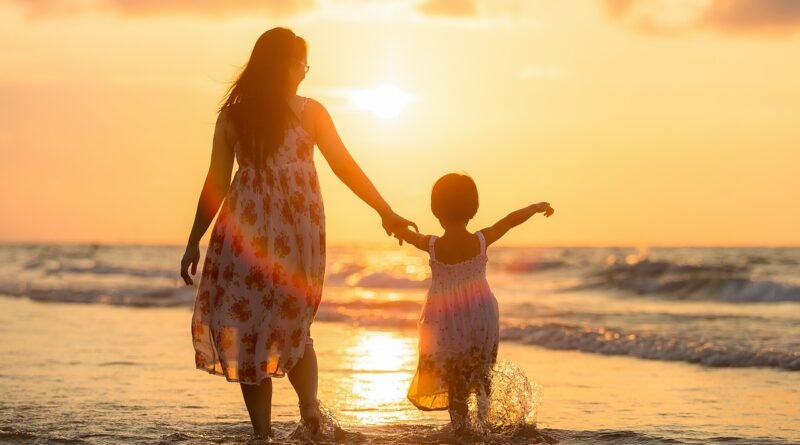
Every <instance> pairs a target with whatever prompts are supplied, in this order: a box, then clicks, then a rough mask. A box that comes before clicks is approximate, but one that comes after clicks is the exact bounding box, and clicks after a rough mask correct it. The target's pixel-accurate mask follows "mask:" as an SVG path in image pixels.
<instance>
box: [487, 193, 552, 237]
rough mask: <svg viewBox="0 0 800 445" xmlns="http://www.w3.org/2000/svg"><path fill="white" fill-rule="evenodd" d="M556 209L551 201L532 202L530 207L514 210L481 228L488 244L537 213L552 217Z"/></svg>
mask: <svg viewBox="0 0 800 445" xmlns="http://www.w3.org/2000/svg"><path fill="white" fill-rule="evenodd" d="M554 211H555V210H553V208H552V207H550V203H547V202H540V203H538V204H531V205H529V206H528V207H524V208H522V209H519V210H516V211H514V212H511V213H509V214H508V215H506V216H505V217H504V218H503V219H501V220H500V221H497V222H496V223H495V224H494V225H492V226H491V227H487V228H485V229H481V231H480V232H481V233H483V237H484V239H485V240H486V245H487V246H488V245H490V244H492V243H494V242H495V241H497V240H499V239H500V238H502V237H503V235H505V234H506V232H508V231H509V230H511V228H513V227H516V226H518V225H520V224H522V223H524V222H525V221H527V220H528V219H530V217H531V216H533V215H535V214H537V213H544V216H546V217H548V218H549V217H550V215H552V214H553V212H554Z"/></svg>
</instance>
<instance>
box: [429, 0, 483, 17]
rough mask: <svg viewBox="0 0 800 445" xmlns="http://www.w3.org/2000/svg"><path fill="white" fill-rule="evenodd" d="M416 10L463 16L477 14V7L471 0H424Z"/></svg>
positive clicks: (433, 13)
mask: <svg viewBox="0 0 800 445" xmlns="http://www.w3.org/2000/svg"><path fill="white" fill-rule="evenodd" d="M417 10H418V11H420V12H422V13H423V14H427V15H438V16H450V17H459V16H460V17H464V16H474V15H477V13H478V9H477V8H476V7H475V2H474V1H472V0H426V1H425V2H424V3H421V4H419V5H418V6H417Z"/></svg>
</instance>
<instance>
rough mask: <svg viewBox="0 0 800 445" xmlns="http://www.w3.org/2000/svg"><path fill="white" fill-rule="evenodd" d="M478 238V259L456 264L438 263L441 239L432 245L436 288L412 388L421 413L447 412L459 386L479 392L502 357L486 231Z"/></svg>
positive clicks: (422, 327) (423, 321) (425, 312)
mask: <svg viewBox="0 0 800 445" xmlns="http://www.w3.org/2000/svg"><path fill="white" fill-rule="evenodd" d="M475 235H476V236H477V237H478V240H479V241H480V246H481V247H480V252H479V253H478V255H476V256H475V257H473V258H471V259H469V260H466V261H462V262H460V263H455V264H446V263H442V262H439V261H437V260H436V252H435V249H434V245H435V242H436V239H437V237H436V236H431V237H430V240H429V243H428V253H429V254H430V261H429V264H430V266H431V274H432V275H431V286H430V289H429V290H428V295H427V298H426V299H425V304H424V306H423V308H422V314H421V316H420V320H419V364H418V366H417V372H416V374H415V375H414V379H413V380H412V382H411V388H409V390H408V399H409V400H410V401H411V403H413V404H414V406H416V407H417V408H419V409H421V410H425V411H429V410H442V409H447V408H448V406H449V404H450V400H449V394H448V390H451V389H453V388H459V387H460V388H462V390H463V389H466V390H467V391H476V390H478V389H479V387H480V385H482V384H483V383H484V382H486V381H487V380H486V377H488V373H489V372H490V371H491V369H492V366H493V365H494V363H495V361H496V359H497V346H498V343H499V339H500V333H499V318H500V317H499V312H498V307H497V299H496V298H495V296H494V294H493V293H492V290H491V289H490V288H489V283H488V282H487V281H486V263H487V261H488V258H487V256H486V240H485V239H484V237H483V234H482V233H481V232H476V234H475ZM485 389H487V390H488V388H485Z"/></svg>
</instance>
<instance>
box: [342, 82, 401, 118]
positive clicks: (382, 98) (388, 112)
mask: <svg viewBox="0 0 800 445" xmlns="http://www.w3.org/2000/svg"><path fill="white" fill-rule="evenodd" d="M349 96H350V102H351V104H352V105H353V107H355V108H356V109H357V110H359V111H365V112H369V113H372V114H374V115H375V116H377V117H380V118H383V119H389V118H393V117H397V116H399V115H400V113H402V112H403V110H405V109H406V107H407V106H408V105H409V104H410V103H412V102H414V96H412V95H411V94H409V93H407V92H406V91H403V90H402V89H400V88H398V87H397V86H395V85H390V84H383V85H379V86H376V87H373V88H360V89H356V90H353V91H351V92H350V95H349Z"/></svg>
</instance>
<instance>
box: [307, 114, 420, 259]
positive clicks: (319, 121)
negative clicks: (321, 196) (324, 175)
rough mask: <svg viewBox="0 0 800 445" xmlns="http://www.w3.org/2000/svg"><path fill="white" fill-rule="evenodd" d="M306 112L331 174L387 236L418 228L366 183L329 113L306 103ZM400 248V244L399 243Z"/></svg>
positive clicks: (370, 183) (362, 172)
mask: <svg viewBox="0 0 800 445" xmlns="http://www.w3.org/2000/svg"><path fill="white" fill-rule="evenodd" d="M309 105H310V107H309V111H311V113H312V114H313V122H314V127H315V128H314V134H315V137H316V143H317V146H318V147H319V150H320V152H322V155H323V156H325V160H326V161H328V164H329V165H330V166H331V170H333V173H334V174H335V175H336V176H337V177H338V178H339V179H340V180H341V181H342V182H343V183H344V184H345V185H346V186H347V187H348V188H350V190H352V191H353V193H355V194H356V195H357V196H358V197H359V198H361V200H362V201H364V202H365V203H367V205H369V206H370V207H372V208H373V209H375V211H376V212H378V215H380V217H381V221H382V224H383V228H384V230H386V234H387V235H391V234H394V233H396V232H397V231H398V230H400V229H401V228H407V227H409V226H411V227H414V228H415V229H416V228H417V225H416V224H414V223H413V222H411V221H409V220H407V219H405V218H403V217H401V216H400V215H397V214H396V213H394V212H393V211H392V208H391V207H390V206H389V204H388V203H387V202H386V201H385V200H384V199H383V197H382V196H381V194H380V193H379V192H378V190H377V189H376V188H375V186H374V185H373V184H372V181H370V180H369V178H368V177H367V175H366V174H364V171H363V170H361V167H359V166H358V164H357V163H356V161H355V159H353V157H352V156H351V155H350V152H349V151H347V147H345V145H344V143H343V142H342V139H341V138H340V137H339V132H338V131H336V126H335V125H334V124H333V119H332V118H331V115H330V114H329V113H328V110H326V109H325V107H323V106H322V104H320V103H319V102H317V101H315V100H313V99H311V100H309ZM401 244H402V241H401Z"/></svg>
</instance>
